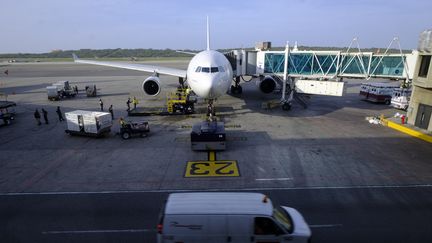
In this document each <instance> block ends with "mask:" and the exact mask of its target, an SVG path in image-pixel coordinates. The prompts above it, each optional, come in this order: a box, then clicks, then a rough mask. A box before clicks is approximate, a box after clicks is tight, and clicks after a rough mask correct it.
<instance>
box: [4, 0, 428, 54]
mask: <svg viewBox="0 0 432 243" xmlns="http://www.w3.org/2000/svg"><path fill="white" fill-rule="evenodd" d="M0 7H1V8H0V31H1V32H0V53H43V52H50V51H52V50H57V49H61V50H76V49H86V48H91V49H105V48H153V49H166V48H169V49H192V50H201V49H205V48H206V16H207V15H208V16H209V18H210V29H211V47H212V49H222V48H241V47H245V48H246V47H254V46H255V43H256V42H259V41H271V42H272V46H284V45H285V43H286V42H287V41H289V42H290V43H291V44H292V43H294V42H295V41H297V42H298V43H299V45H306V46H335V47H346V46H348V45H349V44H350V42H351V40H352V38H354V37H357V38H358V42H359V44H360V47H361V48H369V47H380V48H383V47H384V48H385V47H387V46H388V44H389V43H390V41H391V40H392V39H393V37H399V40H400V43H401V46H402V48H403V49H415V48H416V47H417V43H418V38H419V34H420V32H422V31H423V30H425V29H431V28H432V13H431V10H432V1H431V0H356V1H353V0H267V1H264V0H213V1H205V0H201V1H198V0H152V1H151V0H37V1H35V0H1V2H0Z"/></svg>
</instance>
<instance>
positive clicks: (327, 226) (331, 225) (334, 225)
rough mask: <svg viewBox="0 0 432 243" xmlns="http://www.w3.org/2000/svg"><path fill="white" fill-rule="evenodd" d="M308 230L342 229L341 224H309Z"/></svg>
mask: <svg viewBox="0 0 432 243" xmlns="http://www.w3.org/2000/svg"><path fill="white" fill-rule="evenodd" d="M309 227H310V228H335V227H342V224H311V225H309Z"/></svg>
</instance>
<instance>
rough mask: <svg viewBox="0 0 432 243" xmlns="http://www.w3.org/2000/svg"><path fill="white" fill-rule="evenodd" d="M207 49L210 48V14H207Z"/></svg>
mask: <svg viewBox="0 0 432 243" xmlns="http://www.w3.org/2000/svg"><path fill="white" fill-rule="evenodd" d="M207 50H210V26H209V17H208V15H207Z"/></svg>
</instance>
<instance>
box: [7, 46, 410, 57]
mask: <svg viewBox="0 0 432 243" xmlns="http://www.w3.org/2000/svg"><path fill="white" fill-rule="evenodd" d="M230 50H231V49H223V50H219V51H221V52H228V51H230ZM246 50H253V48H246ZM272 50H284V47H275V48H272ZM299 50H316V51H319V50H327V51H342V52H345V51H346V50H347V48H343V47H307V46H299ZM182 51H185V52H198V51H197V50H182ZM357 51H358V50H356V49H355V50H354V49H351V51H350V52H357ZM384 51H385V48H367V49H362V52H374V53H377V52H380V53H384ZM410 52H411V51H410V50H403V53H410ZM72 53H75V54H76V55H78V56H79V57H80V58H145V57H147V58H148V57H191V55H188V54H185V53H180V52H177V51H176V50H172V49H164V50H160V49H121V48H118V49H99V50H95V49H79V50H65V51H63V50H55V51H51V52H48V53H10V54H0V58H71V57H72ZM389 53H399V50H397V49H390V50H389Z"/></svg>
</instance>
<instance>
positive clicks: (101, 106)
mask: <svg viewBox="0 0 432 243" xmlns="http://www.w3.org/2000/svg"><path fill="white" fill-rule="evenodd" d="M99 105H100V109H101V111H103V102H102V99H99Z"/></svg>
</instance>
